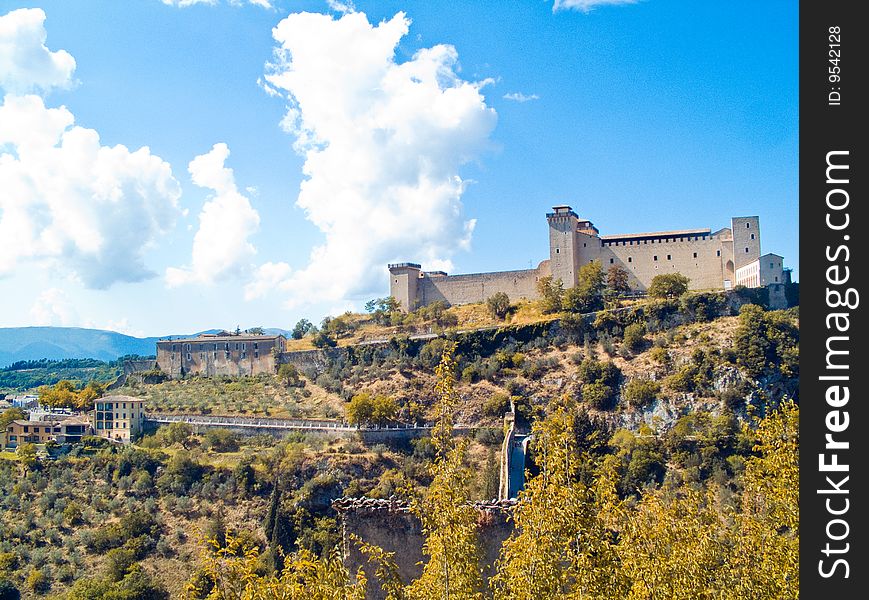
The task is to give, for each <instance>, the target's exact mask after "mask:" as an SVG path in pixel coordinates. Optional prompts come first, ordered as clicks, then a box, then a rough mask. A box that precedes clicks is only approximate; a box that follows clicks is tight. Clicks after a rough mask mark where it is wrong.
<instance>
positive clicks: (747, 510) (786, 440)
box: [727, 401, 800, 600]
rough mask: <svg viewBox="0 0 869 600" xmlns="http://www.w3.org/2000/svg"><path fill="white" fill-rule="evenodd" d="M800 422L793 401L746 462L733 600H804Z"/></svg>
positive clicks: (763, 427)
mask: <svg viewBox="0 0 869 600" xmlns="http://www.w3.org/2000/svg"><path fill="white" fill-rule="evenodd" d="M799 422H800V409H799V407H798V406H797V405H796V404H794V403H793V402H792V401H787V402H784V403H783V404H782V405H781V407H780V408H779V409H778V410H776V411H774V412H773V413H771V414H770V415H769V416H767V417H766V418H765V419H763V420H762V421H761V423H760V426H759V427H758V429H757V439H758V443H757V445H756V446H755V448H754V449H755V451H756V452H757V453H758V455H757V456H754V457H752V458H750V459H749V460H748V461H747V462H746V467H745V475H744V485H745V490H744V491H743V494H742V506H741V508H742V510H741V513H740V514H739V515H738V518H737V520H736V523H737V534H736V538H737V539H736V544H735V546H734V548H733V550H732V552H730V553H729V554H728V558H729V561H728V566H729V568H730V573H729V575H730V579H729V581H728V582H727V587H728V588H729V589H730V590H731V594H732V595H731V596H730V597H732V598H770V599H782V600H784V599H785V598H798V597H799V595H800V588H799V537H800V536H799V522H800V513H799V500H800V498H799Z"/></svg>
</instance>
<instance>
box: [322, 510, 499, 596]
mask: <svg viewBox="0 0 869 600" xmlns="http://www.w3.org/2000/svg"><path fill="white" fill-rule="evenodd" d="M332 506H333V508H335V510H336V511H338V513H339V514H340V515H341V521H342V529H343V538H344V564H345V565H346V566H347V568H348V569H350V572H351V573H355V572H356V571H357V570H358V569H359V568H360V567H361V568H362V569H363V571H364V572H365V575H366V577H367V578H368V587H367V589H366V595H365V597H366V598H368V599H369V600H384V599H385V598H386V595H385V594H384V593H383V591H382V590H381V589H380V585H379V584H378V583H377V579H376V577H375V576H374V571H375V569H376V565H372V564H371V563H369V562H368V560H367V559H366V558H365V556H363V555H362V553H361V552H359V548H358V546H357V545H356V544H355V543H354V542H353V540H352V539H351V535H355V536H357V537H359V538H361V539H362V540H363V541H364V542H366V543H369V544H372V545H375V546H379V547H380V548H383V550H385V551H387V552H393V553H394V557H393V558H394V560H395V562H396V564H397V565H398V572H399V575H400V576H401V578H402V581H404V582H409V581H411V580H412V579H414V578H416V577H419V575H420V574H421V573H422V565H423V562H424V561H425V557H424V556H423V553H422V546H423V542H424V541H425V538H424V537H423V534H422V526H421V524H420V521H419V519H418V518H417V517H416V516H415V515H414V514H413V513H412V512H411V511H410V508H409V506H408V505H407V504H406V503H405V502H402V501H400V500H397V499H395V498H390V499H387V500H380V499H374V498H339V499H338V500H335V501H334V502H333V503H332ZM472 506H473V507H474V508H476V509H477V511H478V514H479V519H478V521H477V523H478V531H479V533H480V538H479V539H480V545H481V548H480V550H481V560H480V568H481V569H482V571H483V578H484V579H485V580H486V581H488V580H489V578H490V577H491V576H492V575H494V564H495V561H496V559H497V558H498V553H499V552H500V550H501V545H502V544H503V543H504V540H506V539H507V538H508V537H509V536H510V533H512V531H513V521H512V520H511V519H510V515H511V514H512V511H513V507H515V506H516V501H515V500H491V501H488V502H475V503H473V504H472Z"/></svg>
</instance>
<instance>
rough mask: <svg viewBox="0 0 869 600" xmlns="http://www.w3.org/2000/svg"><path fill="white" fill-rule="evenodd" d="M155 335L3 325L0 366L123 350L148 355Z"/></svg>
mask: <svg viewBox="0 0 869 600" xmlns="http://www.w3.org/2000/svg"><path fill="white" fill-rule="evenodd" d="M157 339H158V338H155V337H149V338H136V337H132V336H129V335H124V334H122V333H117V332H114V331H104V330H102V329H82V328H79V327H3V328H0V367H5V366H7V365H10V364H12V363H13V362H15V361H18V360H37V359H40V358H50V359H63V358H97V359H99V360H105V361H111V360H115V359H117V358H118V357H119V356H124V355H125V354H140V355H145V356H147V355H151V354H154V352H155V348H156V346H155V344H156V342H157Z"/></svg>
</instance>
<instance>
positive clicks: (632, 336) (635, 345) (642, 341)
mask: <svg viewBox="0 0 869 600" xmlns="http://www.w3.org/2000/svg"><path fill="white" fill-rule="evenodd" d="M623 339H624V343H625V346H627V348H628V349H629V350H630V351H631V352H640V351H641V350H642V349H643V348H644V347H645V345H646V326H645V325H644V324H642V323H631V324H630V325H628V326H627V327H625V333H624V338H623Z"/></svg>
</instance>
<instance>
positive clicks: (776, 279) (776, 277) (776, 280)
mask: <svg viewBox="0 0 869 600" xmlns="http://www.w3.org/2000/svg"><path fill="white" fill-rule="evenodd" d="M775 282H776V283H778V275H776V276H775Z"/></svg>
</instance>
